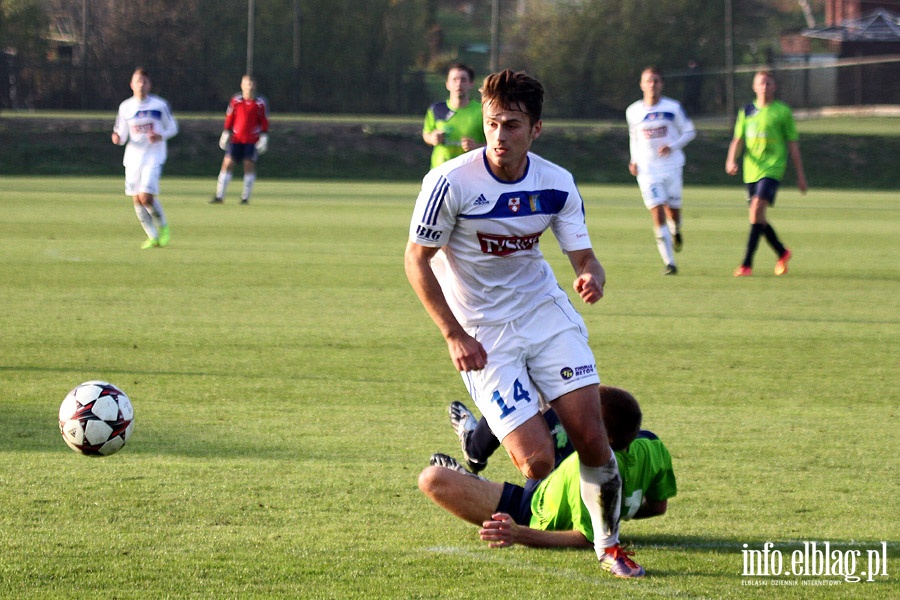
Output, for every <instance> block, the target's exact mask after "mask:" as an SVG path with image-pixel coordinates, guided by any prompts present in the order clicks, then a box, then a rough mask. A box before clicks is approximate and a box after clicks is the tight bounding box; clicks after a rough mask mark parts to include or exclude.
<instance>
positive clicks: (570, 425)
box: [404, 70, 644, 577]
mask: <svg viewBox="0 0 900 600" xmlns="http://www.w3.org/2000/svg"><path fill="white" fill-rule="evenodd" d="M481 97H482V114H483V119H484V121H483V124H484V134H485V139H486V140H487V146H486V148H485V149H484V150H483V151H480V152H468V153H466V154H463V155H462V156H459V157H457V158H455V159H453V160H450V161H448V162H446V163H444V164H442V165H441V166H439V167H437V168H436V169H433V170H431V171H430V172H429V173H428V174H427V175H426V176H425V178H424V179H423V181H422V190H421V192H420V193H419V197H418V199H417V200H416V206H415V208H414V211H413V217H412V220H411V223H410V231H409V241H408V243H407V246H406V253H405V257H404V260H405V268H406V275H407V278H408V279H409V282H410V284H411V285H412V287H413V289H414V290H415V292H416V294H417V296H418V297H419V300H420V301H421V302H422V304H423V306H424V307H425V309H426V311H427V312H428V314H429V315H430V316H431V318H432V320H433V321H434V323H435V325H437V327H438V329H439V330H440V332H441V334H442V335H443V336H444V339H445V341H446V343H447V349H448V352H449V354H450V359H451V360H452V362H453V365H454V366H455V367H456V369H457V370H458V371H460V373H461V374H462V377H463V381H464V382H465V385H466V387H467V389H468V390H469V393H470V395H471V397H472V399H473V400H474V401H475V404H476V405H477V406H478V408H479V410H480V411H481V413H482V414H483V415H484V416H485V417H486V418H487V420H488V422H489V423H490V427H491V429H492V430H493V431H494V433H495V434H496V435H497V437H498V438H499V439H500V440H501V443H502V444H503V446H504V447H505V448H506V450H507V452H508V453H509V455H510V457H511V458H512V461H513V463H514V464H515V465H516V467H517V468H518V469H519V470H520V471H521V472H522V473H523V474H524V475H525V476H526V477H528V478H530V479H541V478H543V477H546V476H547V475H548V474H549V473H550V471H551V470H552V469H553V466H554V448H553V441H552V438H551V436H550V431H549V430H548V429H547V425H546V423H545V421H544V419H543V417H542V416H541V410H540V402H539V397H543V398H546V399H547V401H548V402H549V403H550V404H551V406H552V407H553V408H554V410H555V411H556V414H557V415H559V419H560V421H561V422H562V424H563V426H564V427H565V429H566V432H567V433H568V436H569V439H570V440H571V441H572V445H573V446H574V448H575V450H576V451H577V452H578V454H579V459H580V467H579V472H580V479H581V495H582V497H583V499H584V503H585V506H587V509H588V512H589V513H590V515H591V519H592V522H593V529H594V533H595V548H596V552H597V556H598V558H599V559H600V561H601V564H602V565H603V566H604V567H605V568H607V569H610V570H611V571H612V572H613V573H614V574H616V575H618V576H620V577H640V576H641V575H643V573H644V570H643V568H642V567H640V566H639V565H637V564H636V563H635V562H634V561H633V560H632V559H631V558H630V556H628V555H627V554H626V553H625V551H624V550H623V549H622V548H621V546H620V545H619V539H618V527H619V511H620V505H621V492H622V481H621V478H620V477H619V471H618V468H617V466H616V457H615V455H614V454H613V451H612V450H611V449H610V447H609V441H608V440H607V439H606V430H605V428H604V427H603V417H602V414H601V408H600V393H599V391H598V388H597V386H598V384H599V383H600V378H599V376H598V374H597V366H596V362H595V359H594V356H593V352H592V351H591V348H590V346H589V345H588V337H587V328H586V326H585V324H584V320H583V319H582V318H581V315H579V314H578V311H576V310H575V308H574V306H572V304H571V302H570V301H569V298H568V295H567V294H566V293H565V291H563V289H562V288H561V287H560V286H559V284H558V283H557V281H556V277H555V276H554V274H553V271H552V269H551V268H550V265H549V264H548V263H547V261H546V260H545V259H544V257H543V254H542V253H541V251H540V245H539V240H540V237H541V235H542V234H543V233H544V232H545V231H546V230H548V229H550V230H552V231H553V234H554V236H555V238H556V240H557V241H558V243H559V245H560V247H561V248H562V250H563V251H564V252H565V253H566V254H567V255H568V258H569V261H570V263H571V264H572V268H573V269H574V271H575V280H574V283H573V288H574V290H575V292H576V293H577V294H578V295H579V296H580V297H581V299H582V301H584V302H585V303H588V304H593V303H595V302H597V301H599V300H600V299H601V298H602V297H603V287H604V285H605V283H606V274H605V272H604V270H603V267H602V266H601V264H600V261H598V260H597V257H596V256H595V255H594V252H593V250H592V248H591V241H590V236H589V235H588V231H587V225H586V223H585V218H584V203H583V201H582V198H581V195H580V193H579V192H578V188H577V187H576V186H575V182H574V180H573V178H572V175H571V173H569V172H568V171H566V170H565V169H563V168H561V167H559V166H557V165H555V164H553V163H551V162H549V161H547V160H545V159H543V158H541V157H539V156H537V155H536V154H532V153H531V152H530V151H529V150H530V148H531V145H532V143H533V142H534V140H536V139H537V138H538V137H539V136H540V134H541V128H542V122H541V111H542V108H543V100H544V88H543V86H542V85H541V83H540V82H539V81H537V80H536V79H534V78H532V77H530V76H528V75H526V74H525V73H514V72H513V71H510V70H506V71H503V72H500V73H494V74H492V75H489V76H488V77H487V78H485V80H484V85H483V86H482V89H481Z"/></svg>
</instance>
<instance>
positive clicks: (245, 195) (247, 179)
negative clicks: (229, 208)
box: [241, 173, 256, 200]
mask: <svg viewBox="0 0 900 600" xmlns="http://www.w3.org/2000/svg"><path fill="white" fill-rule="evenodd" d="M255 182H256V173H249V174H247V173H245V174H244V191H243V192H241V200H249V199H250V193H251V192H253V184H254V183H255Z"/></svg>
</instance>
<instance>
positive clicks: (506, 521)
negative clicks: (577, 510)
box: [478, 513, 594, 548]
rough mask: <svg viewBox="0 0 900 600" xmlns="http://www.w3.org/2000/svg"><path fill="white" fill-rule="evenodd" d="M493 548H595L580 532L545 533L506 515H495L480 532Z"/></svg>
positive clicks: (483, 525) (484, 524)
mask: <svg viewBox="0 0 900 600" xmlns="http://www.w3.org/2000/svg"><path fill="white" fill-rule="evenodd" d="M478 533H479V535H480V536H481V539H482V540H484V541H485V542H487V543H488V546H490V547H491V548H508V547H510V546H514V545H516V544H520V545H522V546H528V547H530V548H593V547H594V545H593V544H592V543H591V542H590V541H589V540H588V539H587V538H586V537H584V534H583V533H581V532H580V531H575V530H574V529H573V530H569V531H544V530H542V529H532V528H531V527H528V526H526V525H519V524H518V523H516V522H515V521H513V519H512V517H511V516H509V515H508V514H506V513H495V514H493V515H492V516H491V520H490V521H485V522H484V523H483V524H482V527H481V530H480V531H479V532H478Z"/></svg>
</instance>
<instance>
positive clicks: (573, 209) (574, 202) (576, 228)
mask: <svg viewBox="0 0 900 600" xmlns="http://www.w3.org/2000/svg"><path fill="white" fill-rule="evenodd" d="M564 191H565V192H566V193H567V194H568V196H567V198H566V204H565V207H564V208H563V210H562V211H561V212H560V213H559V215H557V218H556V219H554V221H553V224H552V226H551V229H552V230H553V235H555V236H556V239H557V241H558V242H559V247H560V248H562V250H563V252H569V251H572V250H585V249H587V248H590V247H591V237H590V235H589V234H588V229H587V223H586V222H585V219H584V200H583V199H582V197H581V193H580V192H579V191H578V188H577V187H576V185H575V181H574V180H572V181H571V185H570V186H566V188H565V190H564Z"/></svg>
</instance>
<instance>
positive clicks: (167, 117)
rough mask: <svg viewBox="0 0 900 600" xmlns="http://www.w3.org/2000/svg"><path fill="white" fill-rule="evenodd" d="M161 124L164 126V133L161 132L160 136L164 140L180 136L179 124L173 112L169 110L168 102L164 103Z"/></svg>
mask: <svg viewBox="0 0 900 600" xmlns="http://www.w3.org/2000/svg"><path fill="white" fill-rule="evenodd" d="M160 124H161V125H162V131H160V132H159V134H160V135H161V136H162V137H163V139H164V140H168V139H169V138H173V137H175V136H176V135H177V134H178V122H177V121H176V120H175V117H173V116H172V110H171V109H170V108H169V104H168V103H167V102H163V111H162V117H161V118H160Z"/></svg>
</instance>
